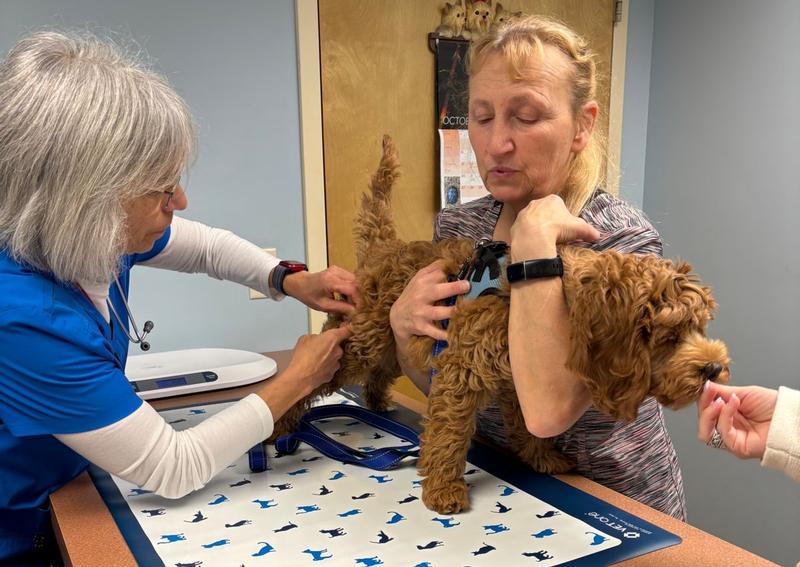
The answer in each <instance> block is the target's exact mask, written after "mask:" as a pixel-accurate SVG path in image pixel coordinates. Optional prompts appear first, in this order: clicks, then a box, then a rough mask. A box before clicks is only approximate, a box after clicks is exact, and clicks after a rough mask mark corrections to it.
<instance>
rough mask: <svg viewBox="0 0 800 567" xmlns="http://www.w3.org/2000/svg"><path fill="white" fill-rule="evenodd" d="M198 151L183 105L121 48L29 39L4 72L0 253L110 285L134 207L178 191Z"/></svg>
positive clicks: (48, 35) (84, 39) (71, 37)
mask: <svg viewBox="0 0 800 567" xmlns="http://www.w3.org/2000/svg"><path fill="white" fill-rule="evenodd" d="M195 145H196V129H195V125H194V122H193V120H192V117H191V114H190V112H189V109H188V107H187V106H186V103H185V102H184V101H183V99H182V98H181V97H180V96H179V95H178V94H177V93H176V92H175V91H174V90H173V89H172V88H171V87H170V86H169V84H168V83H167V81H166V79H164V78H163V77H161V76H159V75H157V74H156V73H154V72H152V71H149V70H147V69H145V68H143V66H142V65H141V64H140V63H139V62H138V61H137V60H136V58H135V57H134V56H132V55H128V54H126V53H125V52H124V51H123V50H122V48H120V47H119V46H117V45H116V44H115V43H114V42H112V41H110V40H107V39H100V38H98V37H97V36H94V35H92V34H88V33H82V34H79V33H73V32H70V33H64V32H52V31H48V32H38V33H34V34H32V35H30V36H28V37H26V38H24V39H22V40H21V41H19V42H18V43H17V44H16V45H15V46H14V47H13V48H12V49H11V51H10V52H9V54H8V56H7V58H6V59H5V60H4V61H3V62H2V63H0V248H6V249H7V250H8V251H9V253H10V254H11V255H12V256H13V257H14V258H15V259H16V260H17V261H20V262H23V263H26V264H28V265H30V266H32V267H33V268H35V269H37V270H40V271H44V272H49V273H52V274H53V275H54V276H55V277H56V278H57V279H58V280H60V281H64V282H76V281H78V280H83V281H92V282H103V281H110V279H111V278H112V277H113V276H114V275H115V274H117V273H118V271H119V262H120V258H121V257H122V255H123V254H124V253H125V245H126V240H127V227H126V215H125V205H126V204H127V203H129V202H130V201H131V200H133V199H136V198H137V197H140V196H142V195H144V194H146V193H149V192H152V191H158V190H163V189H167V188H169V186H170V185H172V184H174V183H176V182H177V180H178V179H179V178H180V175H181V172H182V171H183V170H184V169H185V168H186V167H187V165H188V163H189V161H190V160H191V158H192V156H193V155H194V151H195Z"/></svg>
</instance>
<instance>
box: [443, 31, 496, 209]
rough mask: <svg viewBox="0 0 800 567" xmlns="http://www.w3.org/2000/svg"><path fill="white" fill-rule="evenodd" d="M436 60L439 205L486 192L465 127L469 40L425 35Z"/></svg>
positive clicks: (473, 198) (466, 126)
mask: <svg viewBox="0 0 800 567" xmlns="http://www.w3.org/2000/svg"><path fill="white" fill-rule="evenodd" d="M429 40H430V45H431V48H432V49H433V51H434V53H435V60H436V123H437V129H438V135H439V190H440V202H441V206H442V207H447V206H451V205H456V204H460V203H467V202H469V201H472V200H475V199H478V198H480V197H483V196H484V195H487V194H488V191H487V190H486V187H484V185H483V181H482V180H481V176H480V174H479V173H478V165H477V163H476V161H475V153H474V152H473V151H472V145H471V144H470V142H469V135H468V132H467V128H468V126H469V112H468V82H469V81H468V77H467V68H466V57H467V51H468V50H469V41H467V40H464V39H447V38H441V37H437V36H435V35H434V36H431V37H429Z"/></svg>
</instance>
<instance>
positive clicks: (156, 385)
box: [131, 371, 219, 392]
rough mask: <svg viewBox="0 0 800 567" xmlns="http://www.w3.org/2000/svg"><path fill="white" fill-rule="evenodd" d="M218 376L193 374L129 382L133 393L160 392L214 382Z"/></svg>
mask: <svg viewBox="0 0 800 567" xmlns="http://www.w3.org/2000/svg"><path fill="white" fill-rule="evenodd" d="M218 378H219V376H217V374H216V373H214V372H209V371H206V372H194V373H192V374H184V375H183V376H167V377H164V378H151V379H150V380H137V381H135V382H131V385H132V386H133V390H134V391H135V392H149V391H150V390H160V389H163V388H174V387H175V386H188V385H190V384H206V383H208V382H215V381H216V380H217V379H218Z"/></svg>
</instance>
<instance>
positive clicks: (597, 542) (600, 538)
mask: <svg viewBox="0 0 800 567" xmlns="http://www.w3.org/2000/svg"><path fill="white" fill-rule="evenodd" d="M586 533H587V534H588V535H590V536H592V543H590V544H589V545H600V544H601V543H603V542H604V541H606V540H607V539H608V538H607V537H603V536H601V535H600V534H596V533H594V532H586Z"/></svg>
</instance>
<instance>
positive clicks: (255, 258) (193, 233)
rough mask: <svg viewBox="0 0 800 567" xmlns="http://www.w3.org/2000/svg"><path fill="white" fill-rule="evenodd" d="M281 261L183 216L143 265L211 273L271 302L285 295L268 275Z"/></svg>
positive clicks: (230, 233) (233, 236)
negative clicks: (164, 244) (260, 294)
mask: <svg viewBox="0 0 800 567" xmlns="http://www.w3.org/2000/svg"><path fill="white" fill-rule="evenodd" d="M278 262H279V260H278V258H276V257H275V256H272V255H270V254H267V253H266V252H264V251H263V250H262V249H261V248H259V247H258V246H256V245H255V244H253V243H252V242H248V241H247V240H245V239H243V238H240V237H238V236H236V235H235V234H233V233H232V232H230V231H228V230H223V229H220V228H212V227H210V226H206V225H204V224H202V223H199V222H195V221H190V220H186V219H183V218H180V217H177V216H176V217H173V218H172V226H171V228H170V237H169V242H167V245H166V246H165V247H164V249H163V250H162V251H161V252H160V253H158V254H157V255H155V256H153V257H152V258H151V259H149V260H147V261H144V262H141V263H140V265H141V266H150V267H154V268H163V269H166V270H174V271H177V272H188V273H198V272H202V273H205V274H208V275H209V276H211V277H212V278H216V279H218V280H228V281H232V282H236V283H239V284H242V285H244V286H247V287H249V288H252V289H255V290H258V291H260V292H261V293H263V294H264V295H266V296H267V297H269V298H271V299H276V300H277V299H282V298H283V297H284V296H283V295H282V294H280V293H278V292H277V291H276V290H274V289H273V288H272V287H271V286H270V282H269V275H270V272H272V269H273V268H274V267H275V266H277V265H278Z"/></svg>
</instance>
